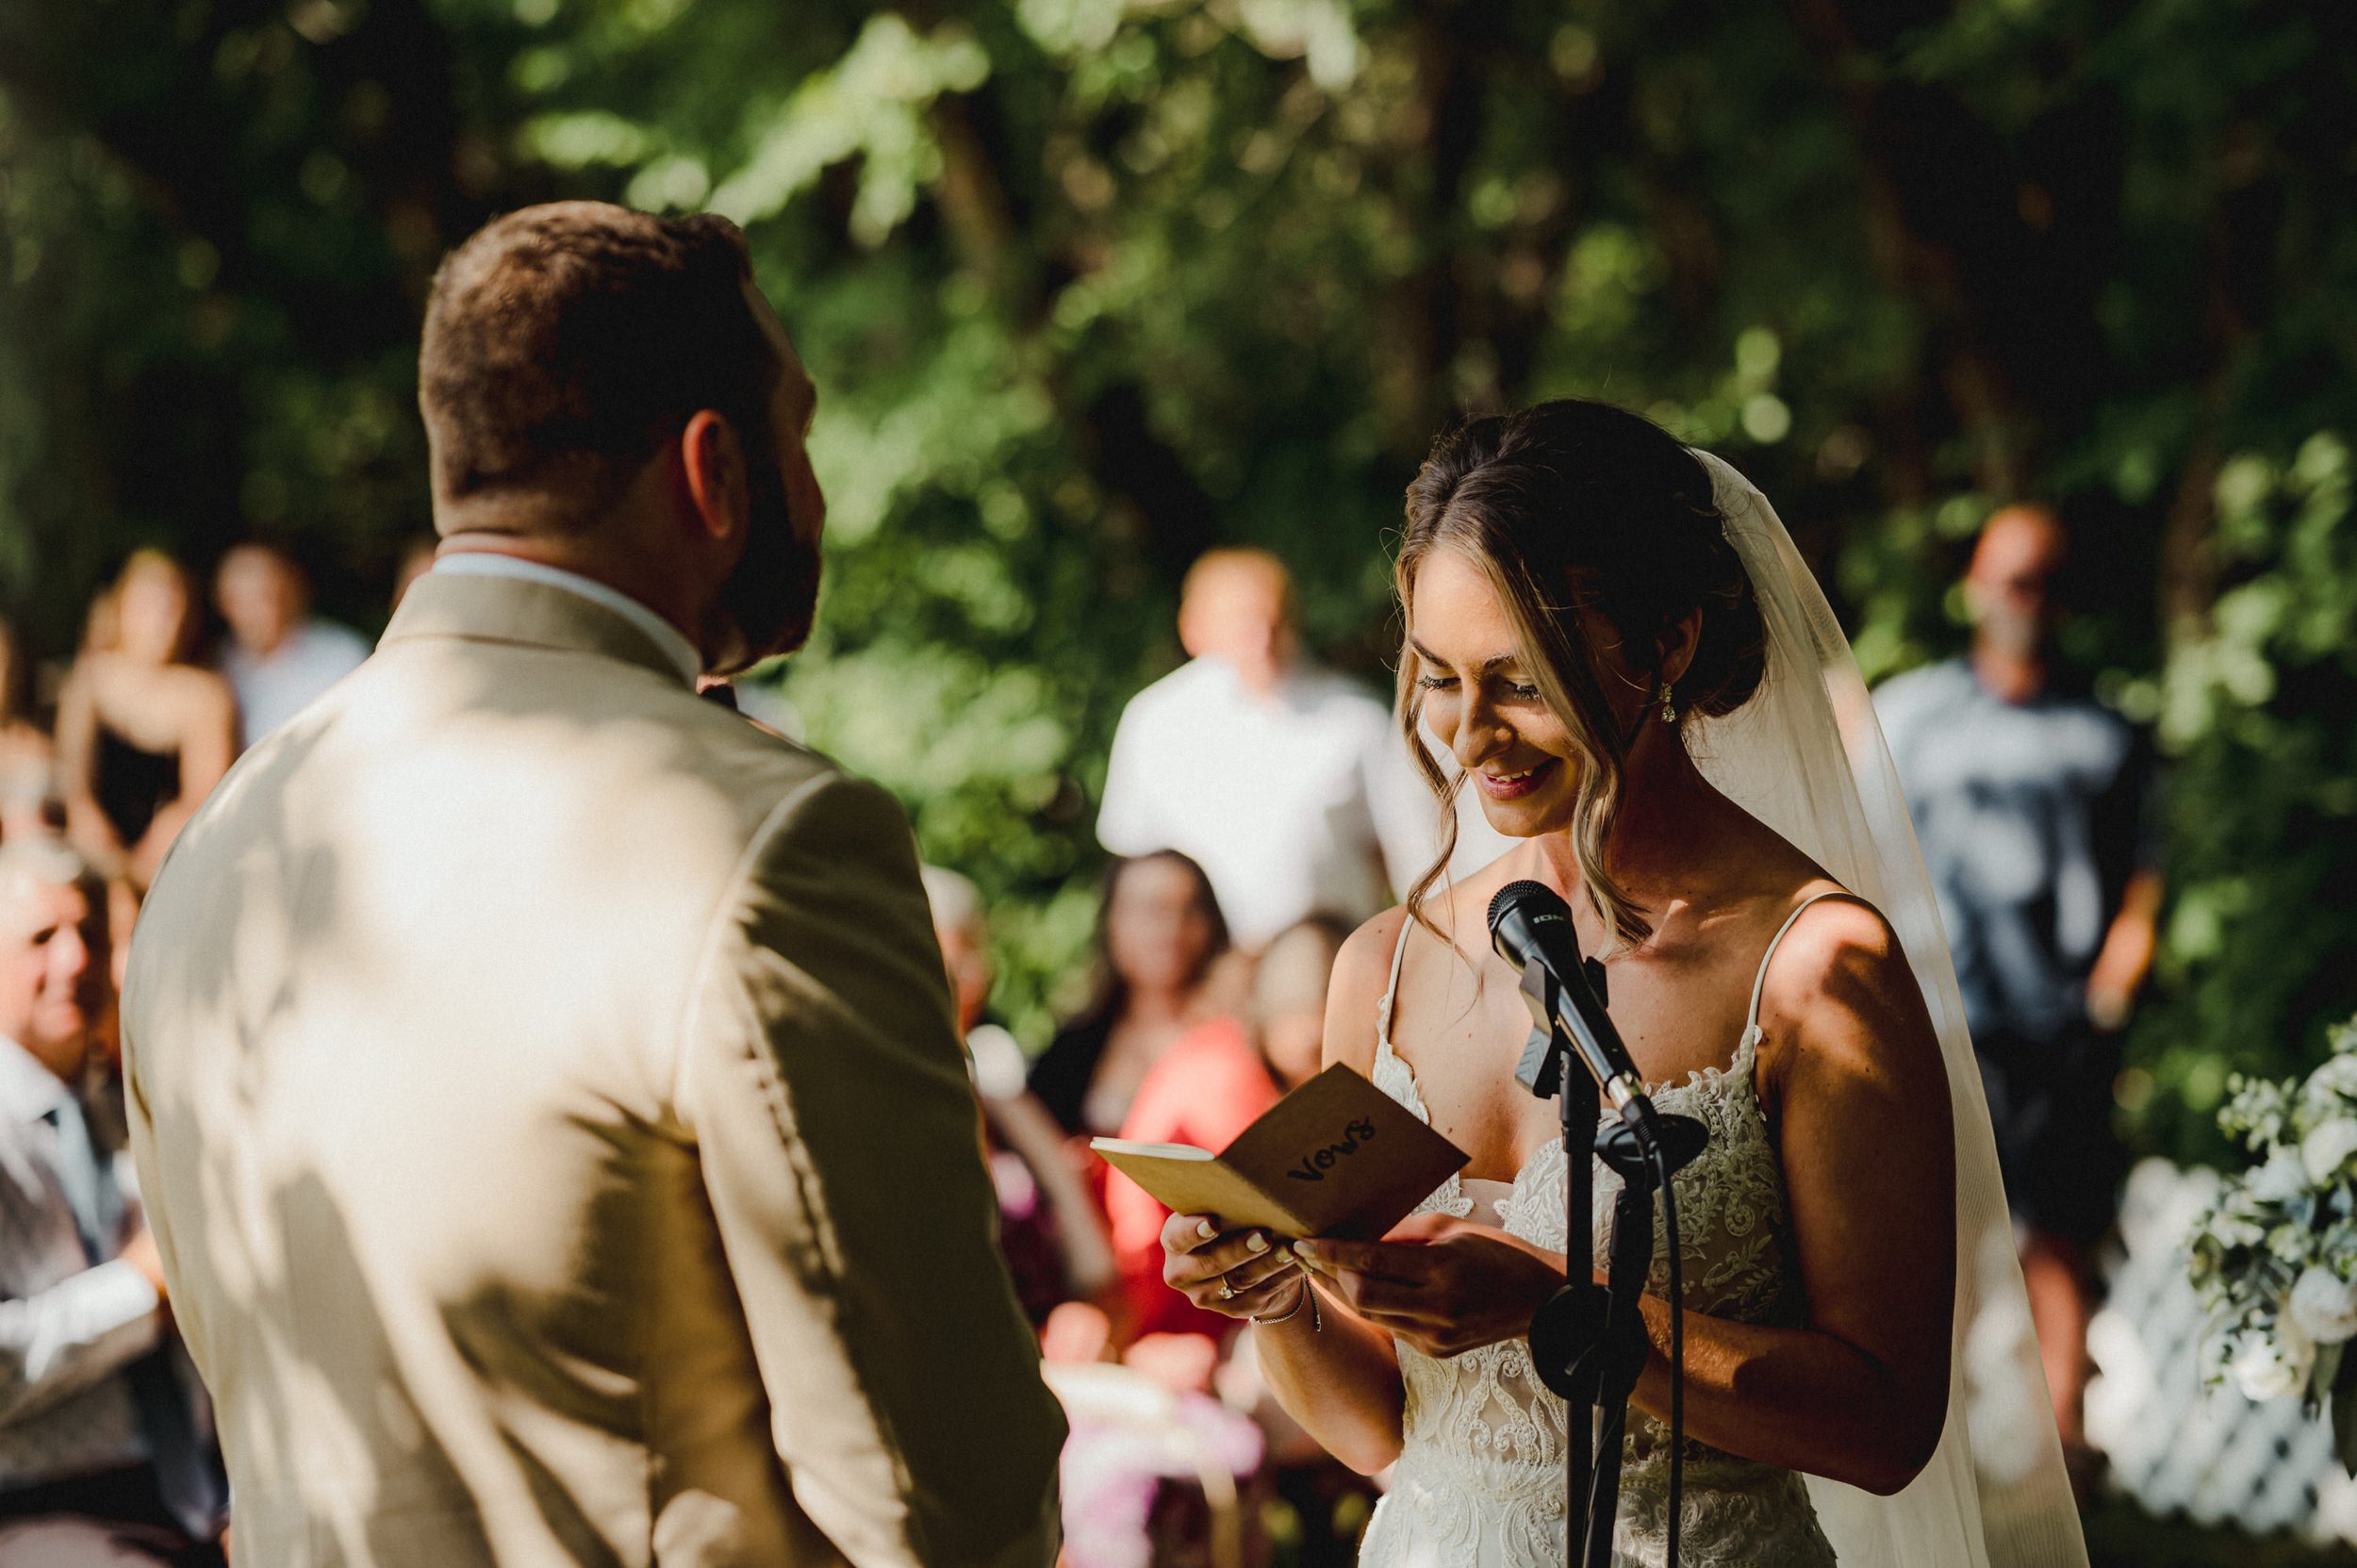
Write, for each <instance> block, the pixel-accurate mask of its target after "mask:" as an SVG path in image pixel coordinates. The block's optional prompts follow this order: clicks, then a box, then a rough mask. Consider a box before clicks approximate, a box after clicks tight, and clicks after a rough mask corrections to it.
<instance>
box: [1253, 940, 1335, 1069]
mask: <svg viewBox="0 0 2357 1568" xmlns="http://www.w3.org/2000/svg"><path fill="white" fill-rule="evenodd" d="M1350 931H1351V928H1350V927H1348V926H1345V925H1343V923H1342V922H1341V921H1340V920H1337V919H1335V918H1334V917H1333V916H1330V915H1312V916H1310V917H1309V918H1308V919H1306V920H1303V921H1301V922H1300V923H1299V924H1297V925H1294V926H1291V927H1289V928H1287V929H1286V930H1285V931H1284V932H1283V933H1280V934H1279V935H1278V936H1277V940H1276V941H1274V942H1271V943H1270V944H1269V945H1268V950H1267V951H1265V952H1263V953H1261V961H1260V963H1259V964H1257V965H1255V966H1253V970H1252V1027H1253V1031H1254V1032H1255V1033H1256V1034H1257V1035H1258V1036H1259V1039H1260V1046H1261V1056H1262V1057H1263V1058H1265V1059H1266V1060H1267V1062H1268V1065H1269V1071H1271V1072H1273V1073H1275V1074H1276V1075H1277V1083H1278V1085H1279V1086H1280V1087H1282V1088H1285V1089H1287V1090H1293V1089H1298V1088H1300V1087H1301V1086H1302V1085H1303V1084H1304V1083H1307V1082H1309V1081H1310V1080H1311V1079H1313V1078H1315V1077H1317V1075H1318V1071H1319V1068H1320V1067H1321V1065H1323V1057H1324V1055H1325V1051H1326V986H1327V981H1328V980H1329V979H1330V978H1331V977H1332V975H1333V973H1334V955H1335V954H1337V953H1339V952H1341V951H1342V950H1343V943H1344V942H1345V941H1347V940H1349V938H1350Z"/></svg>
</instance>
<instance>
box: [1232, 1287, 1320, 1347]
mask: <svg viewBox="0 0 2357 1568" xmlns="http://www.w3.org/2000/svg"><path fill="white" fill-rule="evenodd" d="M1303 1301H1306V1302H1308V1303H1309V1304H1310V1332H1311V1333H1313V1334H1322V1333H1324V1332H1325V1331H1326V1320H1325V1319H1324V1318H1323V1317H1321V1316H1319V1315H1318V1290H1317V1287H1316V1286H1315V1285H1312V1284H1311V1283H1310V1281H1309V1280H1307V1279H1304V1280H1303V1281H1301V1300H1300V1301H1295V1302H1294V1310H1293V1311H1292V1312H1287V1313H1286V1314H1285V1315H1284V1316H1283V1317H1254V1318H1252V1323H1253V1325H1254V1326H1255V1327H1257V1328H1261V1329H1274V1328H1276V1327H1277V1325H1278V1324H1280V1323H1291V1322H1292V1321H1293V1320H1294V1318H1297V1317H1299V1316H1300V1315H1301V1304H1302V1302H1303ZM1247 1315H1249V1314H1247Z"/></svg>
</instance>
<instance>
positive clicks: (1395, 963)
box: [1375, 915, 1416, 1046]
mask: <svg viewBox="0 0 2357 1568" xmlns="http://www.w3.org/2000/svg"><path fill="white" fill-rule="evenodd" d="M1415 923H1416V917H1415V916H1413V915H1410V916H1408V918H1406V919H1405V920H1402V921H1401V922H1400V923H1399V939H1398V940H1397V941H1395V942H1393V944H1392V982H1391V983H1390V984H1389V985H1386V986H1385V987H1384V988H1383V1000H1382V1001H1381V1002H1380V1003H1378V1004H1377V1005H1376V1010H1375V1037H1376V1041H1377V1042H1378V1043H1379V1044H1382V1045H1386V1046H1388V1045H1390V1044H1391V1043H1392V1005H1393V1002H1395V1001H1396V1000H1398V999H1399V970H1400V966H1401V965H1402V964H1404V963H1405V962H1407V958H1408V931H1409V927H1411V926H1413V925H1414V924H1415Z"/></svg>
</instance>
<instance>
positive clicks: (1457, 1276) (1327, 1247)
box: [1294, 1214, 1563, 1357]
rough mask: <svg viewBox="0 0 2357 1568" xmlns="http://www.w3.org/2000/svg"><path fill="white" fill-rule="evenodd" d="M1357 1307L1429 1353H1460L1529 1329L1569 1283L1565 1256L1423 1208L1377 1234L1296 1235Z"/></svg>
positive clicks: (1307, 1255) (1305, 1256)
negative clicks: (1384, 1235)
mask: <svg viewBox="0 0 2357 1568" xmlns="http://www.w3.org/2000/svg"><path fill="white" fill-rule="evenodd" d="M1294 1253H1295V1255H1296V1256H1298V1257H1299V1258H1300V1259H1301V1261H1302V1263H1305V1264H1307V1265H1308V1266H1309V1267H1310V1269H1312V1270H1313V1271H1315V1272H1316V1274H1317V1276H1318V1278H1319V1279H1322V1280H1324V1281H1325V1282H1326V1283H1327V1285H1328V1286H1329V1287H1330V1288H1331V1290H1332V1291H1333V1294H1334V1295H1336V1296H1340V1297H1341V1298H1342V1299H1343V1301H1344V1302H1345V1303H1347V1304H1348V1305H1349V1307H1350V1309H1351V1310H1352V1311H1353V1312H1357V1313H1358V1314H1359V1315H1360V1317H1363V1318H1365V1319H1366V1320H1367V1321H1368V1322H1369V1323H1371V1324H1373V1325H1375V1326H1376V1328H1378V1329H1382V1330H1384V1331H1385V1332H1386V1333H1389V1334H1391V1335H1393V1337H1394V1338H1397V1339H1402V1340H1405V1341H1407V1342H1408V1343H1409V1345H1414V1346H1415V1347H1416V1348H1417V1349H1419V1350H1421V1351H1423V1352H1424V1353H1425V1354H1426V1355H1427V1356H1436V1357H1438V1356H1456V1355H1462V1354H1463V1353H1464V1352H1465V1351H1468V1350H1472V1349H1475V1348H1477V1347H1478V1346H1480V1345H1493V1344H1495V1343H1497V1342H1498V1341H1500V1340H1508V1339H1519V1338H1521V1337H1522V1336H1523V1335H1525V1334H1526V1333H1528V1332H1529V1331H1530V1316H1531V1313H1533V1312H1536V1311H1538V1309H1539V1306H1540V1304H1541V1302H1543V1301H1545V1300H1546V1299H1547V1298H1548V1297H1549V1296H1553V1295H1554V1294H1555V1293H1556V1292H1557V1291H1558V1290H1559V1289H1561V1288H1562V1285H1563V1264H1562V1262H1561V1261H1560V1260H1559V1259H1557V1258H1554V1257H1552V1256H1551V1255H1549V1254H1547V1253H1545V1252H1541V1251H1540V1250H1539V1249H1538V1248H1536V1247H1532V1246H1526V1245H1525V1244H1524V1243H1523V1242H1521V1241H1519V1240H1517V1239H1515V1238H1514V1237H1512V1236H1509V1235H1508V1234H1507V1233H1506V1232H1505V1231H1503V1230H1498V1229H1497V1228H1495V1227H1494V1226H1489V1225H1476V1224H1474V1223H1473V1222H1472V1221H1470V1220H1461V1219H1451V1218H1449V1217H1448V1216H1446V1215H1445V1214H1418V1215H1415V1216H1414V1217H1413V1218H1410V1219H1409V1220H1408V1221H1406V1222H1405V1223H1404V1224H1402V1225H1401V1226H1400V1227H1399V1228H1398V1229H1397V1230H1393V1232H1392V1233H1391V1236H1390V1237H1389V1238H1388V1239H1386V1240H1383V1241H1379V1242H1343V1241H1325V1240H1319V1241H1309V1242H1295V1243H1294Z"/></svg>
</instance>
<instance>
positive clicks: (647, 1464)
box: [124, 203, 1063, 1568]
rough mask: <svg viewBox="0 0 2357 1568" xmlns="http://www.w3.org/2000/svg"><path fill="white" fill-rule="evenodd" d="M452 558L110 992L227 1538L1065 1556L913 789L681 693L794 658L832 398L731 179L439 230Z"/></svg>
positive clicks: (428, 406) (441, 1560)
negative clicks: (760, 254) (230, 1500)
mask: <svg viewBox="0 0 2357 1568" xmlns="http://www.w3.org/2000/svg"><path fill="white" fill-rule="evenodd" d="M419 369H420V388H419V404H420V407H421V409H422V411H423V413H424V417H425V424H426V432H427V437H428V441H429V445H430V448H431V453H432V464H433V495H434V510H435V520H436V525H437V529H438V531H439V532H440V534H441V536H442V544H441V550H440V553H439V558H438V561H437V565H436V567H435V569H434V570H433V571H432V572H430V573H429V574H427V575H426V576H425V577H424V578H422V579H421V580H420V581H419V582H418V584H417V585H416V586H415V587H413V588H412V589H411V590H410V592H409V594H408V596H407V597H406V599H405V600H404V602H403V604H402V606H401V609H400V612H399V614H397V615H396V616H395V617H394V619H393V622H392V625H391V627H390V628H389V629H388V630H387V633H386V635H385V640H384V642H383V644H382V646H381V647H380V649H379V651H378V652H377V653H376V655H375V657H374V658H372V659H371V661H370V662H369V663H368V664H367V665H366V666H364V667H363V668H361V669H360V670H359V671H358V672H357V673H356V674H354V675H353V676H352V677H350V678H348V679H347V680H345V681H344V682H343V683H342V684H341V685H339V686H338V687H337V688H336V689H335V690H334V691H332V692H331V693H329V694H328V695H327V697H326V698H325V699H324V700H323V701H320V702H319V703H317V704H315V705H313V706H312V707H311V708H309V709H308V710H307V711H306V712H305V713H304V714H303V715H302V716H301V717H299V718H295V719H294V720H292V721H291V722H289V723H288V724H287V725H286V726H285V727H284V728H282V729H280V730H279V731H277V732H276V733H274V734H272V735H271V736H270V738H269V739H268V740H266V741H264V742H263V743H262V744H261V745H260V746H259V747H258V748H256V749H255V751H252V752H250V753H248V755H247V756H246V757H245V759H244V760H243V761H242V762H241V763H240V765H239V767H238V769H237V770H236V772H235V773H234V774H233V775H232V777H231V778H230V779H229V780H228V781H227V782H226V783H225V784H223V787H222V788H221V789H219V790H218V791H217V792H216V793H215V794H214V796H213V797H212V800H211V801H210V802H209V803H208V804H207V805H206V808H205V809H204V810H203V811H202V812H201V813H200V814H199V815H198V817H196V819H195V820H194V821H193V822H192V823H191V824H190V827H189V828H188V829H187V831H186V832H185V834H183V835H182V837H181V838H180V840H179V843H178V846H177V848H176V849H175V850H174V852H173V856H172V859H171V863H170V865H169V867H168V868H167V869H166V871H165V872H164V873H163V874H162V875H161V876H160V877H159V878H158V880H157V883H156V886H155V890H154V892H153V894H152V895H151V897H150V899H149V901H148V903H147V906H146V908H145V911H144V912H143V914H142V915H141V916H140V924H139V934H138V939H137V941H136V942H135V944H134V946H133V950H132V954H131V965H130V978H129V988H128V994H127V997H126V999H125V1003H124V1036H125V1048H126V1055H127V1058H128V1072H129V1077H130V1090H131V1096H132V1101H133V1119H134V1123H135V1127H134V1134H133V1136H134V1144H135V1147H136V1150H137V1154H138V1158H139V1164H140V1174H141V1177H142V1180H143V1182H144V1188H145V1192H146V1194H147V1198H148V1213H149V1216H150V1219H151V1222H152V1224H153V1227H154V1230H155V1233H156V1236H157V1242H158V1244H159V1245H160V1247H161V1250H162V1254H163V1259H164V1267H165V1272H166V1274H167V1276H168V1277H169V1279H170V1280H171V1285H172V1301H173V1311H174V1312H175V1313H176V1314H177V1317H178V1320H179V1324H180V1328H181V1329H182V1330H183V1332H184V1334H185V1335H186V1337H187V1340H188V1343H189V1345H190V1349H191V1351H192V1352H193V1353H194V1355H195V1357H196V1359H197V1361H198V1363H199V1365H200V1366H201V1367H202V1369H203V1371H204V1373H205V1376H206V1379H207V1381H208V1382H209V1383H210V1384H211V1387H212V1389H213V1392H214V1394H215V1395H216V1397H217V1399H218V1401H219V1406H220V1414H221V1426H222V1437H223V1446H224V1448H225V1450H226V1453H227V1457H228V1461H229V1468H230V1473H231V1483H232V1493H233V1497H234V1504H233V1508H234V1517H233V1528H234V1530H235V1539H236V1543H237V1553H238V1556H239V1559H240V1560H250V1561H253V1562H256V1563H267V1564H272V1565H288V1568H327V1565H341V1564H354V1565H360V1564H369V1565H374V1568H410V1565H416V1568H488V1565H493V1564H498V1565H503V1568H505V1565H527V1564H529V1565H540V1564H609V1563H610V1564H622V1563H652V1564H660V1565H663V1568H718V1565H722V1564H729V1565H736V1564H744V1565H752V1564H760V1565H765V1568H766V1565H771V1564H782V1565H799V1564H809V1563H838V1562H850V1563H855V1564H859V1565H862V1568H865V1565H868V1564H928V1565H931V1564H973V1565H977V1568H981V1565H989V1568H1018V1565H1020V1568H1045V1565H1046V1564H1047V1563H1048V1562H1049V1561H1050V1560H1052V1559H1053V1557H1054V1555H1055V1551H1056V1542H1057V1533H1058V1532H1057V1526H1056V1513H1055V1500H1054V1474H1055V1465H1056V1459H1057V1453H1058V1449H1059V1446H1060V1444H1061V1442H1062V1439H1063V1419H1062V1417H1061V1415H1060V1414H1059V1412H1058V1411H1057V1409H1056V1406H1055V1404H1054V1402H1053V1400H1052V1398H1051V1397H1050V1396H1049V1395H1048V1393H1047V1389H1046V1388H1045V1387H1044V1386H1043V1385H1042V1383H1041V1381H1040V1377H1039V1371H1038V1356H1037V1353H1036V1349H1035V1347H1034V1345H1033V1342H1032V1340H1031V1337H1030V1333H1029V1331H1028V1329H1026V1327H1025V1324H1024V1321H1023V1318H1022V1316H1021V1314H1020V1312H1018V1311H1017V1309H1016V1306H1015V1301H1014V1294H1013V1291H1012V1290H1011V1288H1010V1286H1009V1284H1008V1280H1007V1277H1006V1274H1005V1271H1004V1269H1003V1267H1002V1266H1001V1264H1000V1263H999V1261H998V1258H997V1253H996V1250H995V1247H994V1244H993V1224H994V1220H993V1206H992V1197H991V1192H990V1188H989V1186H988V1184H987V1180H986V1178H985V1176H984V1173H983V1169H982V1165H981V1160H980V1158H979V1154H978V1150H977V1147H976V1143H975V1126H976V1121H975V1117H976V1112H975V1104H974V1098H973V1095H972V1093H971V1091H970V1090H969V1089H968V1087H967V1082H966V1077H965V1072H964V1065H963V1061H962V1058H961V1056H960V1053H959V1048H958V1043H957V1038H956V1035H955V1033H954V1032H953V1031H952V1028H951V1023H950V1013H949V999H948V990H947V986H946V983H945V981H944V978H943V970H942V963H941V957H940V953H939V951H938V950H937V949H936V948H935V947H934V944H933V938H932V935H931V929H930V926H929V924H928V916H927V911H926V903H925V896H924V893H923V892H922V890H921V888H920V885H919V883H918V881H917V867H916V856H915V849H914V846H913V844H912V842H911V839H910V834H909V830H908V825H907V823H906V822H905V820H903V818H902V817H901V816H900V814H899V812H898V809H897V808H896V807H895V806H894V804H893V802H892V801H891V800H890V799H889V798H888V797H886V796H885V795H884V794H883V792H882V790H880V789H878V788H876V787H875V786H874V785H872V784H865V783H862V782H860V781H858V780H856V779H853V778H850V777H849V776H847V775H846V774H844V773H842V772H841V771H839V770H838V769H836V768H835V767H832V765H831V764H829V763H828V762H827V761H825V760H824V759H823V758H820V757H817V756H815V755H813V754H812V753H810V752H808V751H802V750H800V749H799V748H798V747H795V746H793V745H790V744H788V743H786V742H784V741H782V740H779V739H777V738H776V737H774V736H772V735H770V734H766V733H765V732H763V731H761V730H759V729H757V728H755V727H754V726H753V725H751V724H749V723H747V722H745V721H744V720H743V719H741V718H737V717H736V716H735V715H733V714H732V713H729V712H727V711H726V710H725V709H724V708H723V707H722V706H721V705H718V704H716V703H714V702H710V701H698V699H697V697H696V695H695V691H696V685H697V681H698V678H699V677H700V676H701V675H705V674H709V673H718V672H725V671H729V670H733V669H739V668H744V667H745V666H746V665H748V664H749V663H750V662H751V661H753V660H755V659H758V658H761V657H764V656H766V655H768V654H772V653H777V652H784V651H786V650H788V649H791V648H794V647H796V646H798V645H799V643H800V642H801V640H802V638H803V637H804V636H805V635H807V634H808V632H809V630H810V624H811V617H812V613H813V610H814V607H815V604H816V597H817V584H818V539H819V528H820V521H821V519H822V516H823V513H824V502H823V500H822V499H821V497H820V495H819V491H818V487H817V484H816V481H815V479H814V478H813V477H812V474H811V469H810V463H809V458H808V456H807V454H806V453H805V451H804V446H803V438H804V436H805V433H806V432H807V431H808V429H809V424H810V418H811V412H812V407H813V403H814V397H815V394H814V392H813V389H812V387H811V384H810V381H809V379H808V377H806V376H805V375H804V374H803V371H802V369H801V367H800V365H799V362H798V361H797V359H796V357H795V355H794V350H793V347H792V345H791V344H790V343H789V342H788V341H787V339H786V337H785V334H784V331H783V328H782V327H780V325H779V324H778V321H777V318H776V317H775V316H774V315H772V314H771V312H770V310H769V307H768V305H766V303H765V302H764V301H763V299H762V296H761V295H760V293H759V292H758V291H757V290H756V289H754V287H753V284H752V280H751V276H750V268H749V265H748V262H747V258H746V254H745V249H744V241H743V239H742V237H741V236H740V235H738V233H737V232H736V230H735V229H734V228H733V226H732V225H730V224H729V223H726V222H724V221H722V220H720V219H717V218H713V217H708V216H702V217H690V218H684V219H657V218H651V217H648V216H645V215H642V214H639V213H635V212H629V211H625V210H623V209H621V208H619V207H613V206H602V205H598V204H592V203H567V204H562V205H558V206H540V207H534V208H530V209H528V210H525V211H522V212H518V213H515V214H512V215H510V216H508V217H506V218H503V219H501V220H499V221H498V222H496V223H492V224H490V225H489V226H488V227H486V228H485V229H484V230H482V231H481V232H480V233H478V234H476V235H475V236H474V238H472V239H470V240H468V241H467V243H466V244H464V245H463V246H461V247H460V248H459V249H458V250H457V251H456V252H455V253H453V255H452V256H450V258H449V259H448V260H447V261H446V262H445V263H444V265H443V267H442V270H441V272H440V275H439V276H438V277H437V279H436V282H435V288H434V293H433V298H432V301H431V303H430V304H429V305H428V307H427V312H426V322H425V336H424V344H423V351H422V354H421V355H420V367H419Z"/></svg>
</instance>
